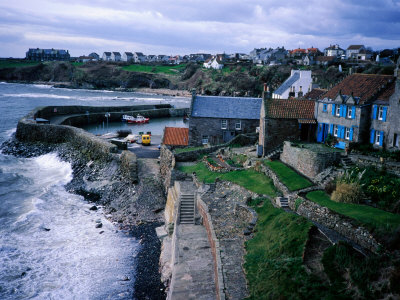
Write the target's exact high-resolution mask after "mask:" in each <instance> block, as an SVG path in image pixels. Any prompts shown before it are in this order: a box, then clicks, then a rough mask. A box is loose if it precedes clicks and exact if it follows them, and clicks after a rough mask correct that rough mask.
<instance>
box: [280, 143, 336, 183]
mask: <svg viewBox="0 0 400 300" xmlns="http://www.w3.org/2000/svg"><path fill="white" fill-rule="evenodd" d="M340 158H341V153H340V152H336V151H334V152H330V151H326V152H319V151H313V150H311V149H308V148H301V145H299V146H294V145H292V143H291V142H288V141H286V142H284V144H283V152H282V154H281V157H280V159H281V161H283V162H284V163H286V164H287V165H289V166H291V167H293V168H294V169H296V170H297V171H298V172H300V173H301V174H303V175H305V176H307V177H308V178H314V177H315V176H316V175H317V174H319V173H321V172H322V171H323V170H325V169H326V168H328V167H329V166H332V165H335V164H338V163H339V162H340Z"/></svg>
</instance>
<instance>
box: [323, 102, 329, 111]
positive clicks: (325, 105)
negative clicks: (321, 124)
mask: <svg viewBox="0 0 400 300" xmlns="http://www.w3.org/2000/svg"><path fill="white" fill-rule="evenodd" d="M322 111H323V112H327V111H328V104H326V103H324V104H322Z"/></svg>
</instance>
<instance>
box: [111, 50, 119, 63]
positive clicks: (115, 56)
mask: <svg viewBox="0 0 400 300" xmlns="http://www.w3.org/2000/svg"><path fill="white" fill-rule="evenodd" d="M111 60H112V61H121V53H119V52H111Z"/></svg>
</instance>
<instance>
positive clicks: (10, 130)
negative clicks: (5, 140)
mask: <svg viewBox="0 0 400 300" xmlns="http://www.w3.org/2000/svg"><path fill="white" fill-rule="evenodd" d="M16 131H17V128H16V127H15V128H12V129H9V130H6V132H5V135H6V136H7V137H11V136H12V135H13V134H14V133H15V132H16Z"/></svg>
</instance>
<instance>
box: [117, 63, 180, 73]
mask: <svg viewBox="0 0 400 300" xmlns="http://www.w3.org/2000/svg"><path fill="white" fill-rule="evenodd" d="M185 68H186V64H180V65H168V66H148V65H129V66H124V67H122V69H123V70H125V71H131V72H143V73H153V74H158V73H163V74H169V75H176V74H179V73H180V72H181V71H183V70H184V69H185Z"/></svg>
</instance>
